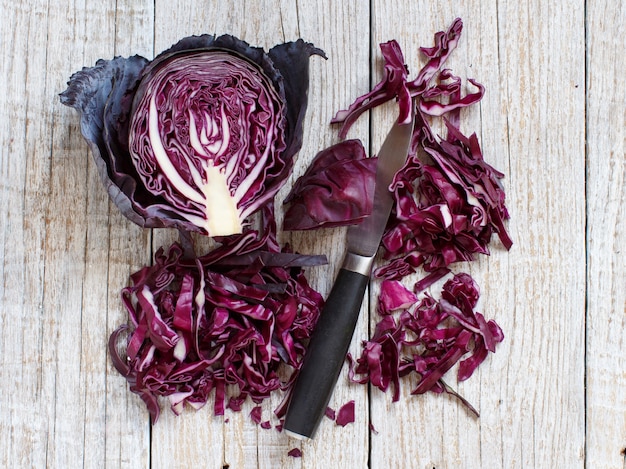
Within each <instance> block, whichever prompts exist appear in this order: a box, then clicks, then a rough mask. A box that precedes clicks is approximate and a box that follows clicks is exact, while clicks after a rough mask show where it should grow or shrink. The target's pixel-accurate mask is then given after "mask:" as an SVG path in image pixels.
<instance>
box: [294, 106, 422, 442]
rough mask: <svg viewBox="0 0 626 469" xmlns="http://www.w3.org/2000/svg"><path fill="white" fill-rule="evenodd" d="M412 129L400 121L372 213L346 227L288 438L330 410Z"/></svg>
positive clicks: (385, 149)
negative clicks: (341, 257)
mask: <svg viewBox="0 0 626 469" xmlns="http://www.w3.org/2000/svg"><path fill="white" fill-rule="evenodd" d="M413 125H414V119H413V118H412V119H411V121H410V122H409V123H399V122H396V123H395V124H394V125H393V127H392V128H391V130H390V131H389V133H388V134H387V137H386V138H385V141H384V142H383V145H382V146H381V148H380V151H379V152H378V163H377V165H376V182H375V187H374V201H373V209H372V213H371V214H370V215H369V216H368V217H367V218H365V219H364V220H363V221H362V222H361V223H359V224H358V225H354V226H351V227H350V228H348V233H347V236H346V244H347V247H346V254H345V257H344V260H343V263H342V265H341V268H340V269H339V273H338V274H337V277H336V279H335V283H334V285H333V287H332V289H331V291H330V294H329V295H328V298H327V299H326V303H325V305H324V308H323V309H322V312H321V314H320V317H319V320H318V322H317V324H316V326H315V329H314V331H313V333H312V335H311V340H310V342H309V346H308V348H307V351H306V353H305V355H304V358H303V362H302V366H301V367H300V370H299V372H298V375H297V377H296V382H295V384H294V388H293V390H292V393H291V397H290V401H289V406H288V409H287V414H286V416H285V422H284V425H283V430H284V431H285V433H286V434H288V435H289V436H292V437H295V438H299V439H310V438H313V436H314V434H315V432H316V430H317V428H318V426H319V423H320V421H321V419H322V417H323V416H324V413H325V411H326V407H327V406H328V402H329V400H330V397H331V395H332V392H333V390H334V388H335V385H336V383H337V379H338V378H339V374H340V372H341V368H342V366H343V362H344V360H345V357H346V353H347V352H348V348H349V346H350V342H351V340H352V336H353V335H354V329H355V327H356V323H357V320H358V317H359V311H360V309H361V303H362V302H363V295H364V294H365V290H366V288H367V285H368V283H369V280H370V275H371V270H372V264H373V262H374V257H375V255H376V251H377V250H378V246H379V244H380V241H381V239H382V236H383V232H384V231H385V226H386V225H387V220H388V219H389V214H390V213H391V208H392V206H393V197H392V194H391V192H389V185H390V184H391V182H392V180H393V177H394V175H395V173H396V172H397V171H398V170H399V169H400V168H401V167H402V166H403V165H404V163H405V161H406V158H407V155H408V152H409V147H410V144H411V136H412V134H413Z"/></svg>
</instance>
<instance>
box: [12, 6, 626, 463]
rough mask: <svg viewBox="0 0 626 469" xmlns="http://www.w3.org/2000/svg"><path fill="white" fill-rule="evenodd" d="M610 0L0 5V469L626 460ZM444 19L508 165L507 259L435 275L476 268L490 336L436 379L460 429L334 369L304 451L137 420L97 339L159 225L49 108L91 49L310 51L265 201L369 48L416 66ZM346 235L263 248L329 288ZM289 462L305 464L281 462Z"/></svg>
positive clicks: (617, 10) (323, 127)
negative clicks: (456, 23)
mask: <svg viewBox="0 0 626 469" xmlns="http://www.w3.org/2000/svg"><path fill="white" fill-rule="evenodd" d="M622 3H623V2H609V1H606V0H605V1H601V2H587V5H586V6H585V4H584V3H583V2H576V1H574V0H564V1H559V2H557V1H548V2H542V1H539V0H527V1H523V2H518V3H515V2H501V1H497V0H487V1H482V2H481V1H478V0H470V1H467V2H454V1H447V0H445V1H438V2H404V1H398V0H388V1H385V2H382V1H380V0H374V1H372V2H371V3H365V2H361V1H358V0H351V1H346V2H332V1H330V0H322V1H317V2H312V1H299V2H289V1H287V0H281V1H278V2H275V1H269V0H264V1H259V2H247V1H244V0H232V1H226V2H202V1H196V0H189V1H184V2H172V1H163V0H158V1H148V0H140V1H131V0H117V1H112V0H111V1H109V0H107V1H105V2H78V3H73V4H64V3H62V2H60V3H55V2H46V1H43V0H24V1H22V2H11V1H8V0H2V2H1V3H0V5H1V6H2V11H3V15H2V18H1V19H0V44H2V50H3V51H4V56H3V60H2V61H0V243H1V248H0V434H1V435H2V438H1V439H0V466H1V467H51V468H67V467H86V468H92V467H110V468H118V467H125V468H126V467H133V468H135V467H136V468H148V467H154V468H157V467H163V468H172V467H193V466H200V467H207V468H211V469H213V468H215V469H220V468H222V467H226V466H228V467H229V468H231V469H234V468H238V469H239V468H274V467H285V468H303V469H311V468H327V467H338V468H344V467H359V468H361V467H363V468H365V467H370V468H374V469H378V468H386V467H398V468H432V467H436V468H438V469H439V468H455V467H465V468H503V469H505V468H506V469H509V468H530V467H532V468H549V467H550V468H552V467H567V468H574V469H575V468H581V469H582V468H610V469H614V468H615V469H622V468H624V467H625V464H626V463H625V461H626V456H625V455H624V449H625V447H626V397H625V396H626V392H624V390H625V389H626V359H625V356H626V355H625V353H624V347H625V337H626V312H625V309H626V296H625V295H626V293H625V292H626V263H625V262H624V261H623V246H624V245H625V244H626V229H625V225H624V223H625V222H624V217H625V216H626V213H625V210H624V206H625V204H626V190H625V176H626V172H625V165H624V143H625V135H624V128H625V123H626V122H625V112H626V111H625V109H626V94H625V91H624V90H625V87H624V84H623V79H622V75H623V70H624V69H625V66H626V64H625V62H624V54H623V50H624V45H625V43H624V38H623V31H624V29H625V27H626V16H625V15H626V11H625V10H624V6H623V5H622ZM68 5H69V6H68ZM457 16H460V17H462V18H463V20H464V24H465V28H464V32H463V36H462V40H461V42H460V44H459V47H458V50H457V51H455V53H454V54H453V56H452V57H451V59H450V62H449V64H448V65H449V66H450V68H452V69H453V70H454V71H455V72H457V73H458V74H460V75H461V76H463V77H473V78H476V79H477V80H478V81H479V82H481V83H483V84H484V85H485V86H486V89H487V93H486V95H485V97H484V99H483V100H482V101H481V103H480V105H478V106H474V107H473V108H471V109H469V110H464V112H463V130H465V131H466V132H468V133H469V132H473V131H475V132H476V133H477V135H478V137H479V139H480V142H481V145H482V147H483V152H484V155H485V158H486V160H487V161H488V162H489V163H490V164H492V165H493V166H495V167H496V168H498V169H500V170H502V171H503V172H504V173H505V174H506V177H505V179H504V181H503V182H504V185H505V188H506V191H507V198H508V199H507V200H508V207H509V210H510V212H511V217H512V219H511V221H510V223H509V224H508V227H509V230H510V233H511V236H512V238H513V240H514V242H515V244H514V246H513V249H512V250H511V251H510V252H506V251H505V250H504V249H503V247H502V246H501V245H500V243H499V242H497V241H496V242H494V244H493V248H492V253H491V256H489V257H486V256H483V257H482V258H480V259H478V260H477V261H476V262H474V263H472V264H471V265H467V264H464V265H459V266H456V267H455V269H456V270H458V271H461V270H463V271H468V272H470V273H471V274H472V276H474V277H475V279H476V280H477V282H478V283H479V285H480V286H481V291H482V297H481V301H480V303H479V308H480V309H481V311H482V312H483V313H484V314H485V316H486V317H488V318H494V319H495V320H496V321H497V322H498V323H499V324H500V325H501V326H502V328H503V330H504V333H505V336H506V338H505V340H504V342H503V343H502V344H500V345H499V347H498V349H497V351H496V353H495V354H494V355H492V356H490V357H489V358H488V359H487V361H486V362H485V363H484V364H483V365H482V366H481V367H480V369H479V371H478V372H477V373H476V374H475V375H474V376H472V378H471V379H469V380H468V381H466V382H463V383H457V382H456V379H455V378H454V375H453V374H450V376H449V377H447V381H448V382H449V384H451V385H452V386H453V387H455V388H456V389H457V390H458V391H459V392H460V393H461V394H462V395H464V396H465V397H466V398H467V399H468V400H469V401H470V402H471V403H472V404H473V405H474V406H475V407H476V408H477V409H478V410H479V412H480V413H481V417H480V419H476V418H474V417H473V416H472V415H471V414H470V413H469V412H467V410H466V409H465V408H464V407H463V406H462V405H461V404H460V403H458V402H457V401H455V400H453V399H451V398H448V397H446V396H436V395H425V396H410V391H411V389H412V387H413V386H414V383H411V382H407V381H405V382H403V384H402V398H401V400H400V402H397V403H392V402H391V395H390V393H387V394H383V393H381V392H379V391H378V390H377V389H372V390H369V389H368V388H367V387H365V386H361V385H355V384H352V383H349V382H348V380H347V373H346V372H345V371H346V370H344V372H343V373H342V376H341V377H340V380H339V384H338V387H337V390H336V392H335V395H334V396H333V398H332V400H331V404H330V405H331V406H332V407H333V408H335V409H338V408H339V407H340V406H341V405H343V404H344V403H346V402H347V401H349V400H352V399H354V400H355V402H356V407H357V414H356V421H355V422H354V423H353V424H350V425H348V426H346V427H345V428H341V427H338V426H336V425H335V424H334V423H333V422H331V421H330V420H328V419H324V421H323V423H322V426H321V427H320V430H319V433H318V435H317V438H316V439H315V440H314V441H312V442H300V441H298V440H293V439H290V438H288V437H287V436H286V435H283V434H282V433H279V432H276V431H275V430H264V429H261V428H260V427H258V426H257V425H255V424H254V423H253V422H252V421H251V419H250V417H249V413H250V411H251V409H252V408H253V407H254V404H252V403H246V404H245V406H244V408H243V410H242V412H240V413H234V412H230V411H227V412H226V415H224V416H223V417H215V416H214V415H213V412H212V403H209V405H207V406H206V407H205V408H203V409H201V410H200V411H198V412H194V411H185V412H184V413H183V414H182V415H181V416H178V417H176V416H174V415H173V413H172V412H171V411H170V410H169V409H168V406H167V403H166V402H163V409H162V415H161V419H160V420H159V422H158V423H157V424H156V425H154V426H152V428H151V424H150V421H149V418H148V414H147V411H146V410H145V406H144V405H143V403H142V402H141V400H140V399H139V397H138V396H136V395H134V394H131V393H130V392H129V390H128V385H127V383H126V381H125V380H124V378H123V377H121V376H120V375H119V374H118V373H117V372H116V371H115V369H114V368H113V366H112V364H111V360H110V358H109V356H108V352H107V340H108V337H109V334H110V333H111V332H112V331H113V330H114V329H115V328H116V327H117V326H118V325H120V324H121V323H123V322H125V321H126V311H125V310H124V308H123V306H122V303H121V301H120V296H119V294H120V290H121V288H123V287H124V286H125V285H127V284H128V281H129V276H130V274H131V273H132V272H135V271H136V270H138V269H139V268H140V267H141V266H143V265H147V264H149V263H150V262H151V258H152V255H153V252H154V250H155V249H156V248H158V247H159V246H162V245H169V244H170V243H171V242H172V241H174V240H175V239H176V235H175V233H173V232H172V231H169V230H154V231H149V230H143V229H141V228H139V227H137V226H135V225H133V224H132V223H131V222H129V221H128V220H126V219H125V218H124V217H123V216H121V215H120V214H119V213H118V211H117V209H116V207H115V206H113V205H112V204H111V202H110V201H109V200H108V197H107V195H106V192H105V191H104V189H103V187H102V186H101V184H100V181H99V179H98V176H97V174H96V170H95V167H94V164H93V160H92V156H91V154H90V152H89V149H88V147H87V145H86V143H85V142H84V140H83V139H82V136H81V135H80V130H79V124H78V116H77V114H76V112H74V111H73V110H71V109H69V108H67V107H65V106H63V105H61V104H60V102H59V99H58V93H60V92H61V91H63V90H64V89H65V84H66V82H67V80H68V79H69V77H70V75H71V74H72V73H73V72H75V71H77V70H80V69H81V68H82V67H84V66H92V65H93V64H94V63H95V61H96V60H97V59H98V58H112V57H113V56H115V55H122V56H129V55H132V54H140V55H144V56H145V57H148V58H152V57H153V56H154V55H155V54H157V53H159V52H160V51H162V50H164V49H166V48H167V47H169V46H170V45H171V44H172V43H174V42H176V41H177V40H178V39H180V38H182V37H184V36H187V35H190V34H201V33H216V34H222V33H231V34H234V35H236V36H239V37H241V38H243V39H245V40H246V41H248V42H249V43H251V44H254V45H259V46H262V47H265V48H269V47H271V46H272V45H274V44H276V43H278V42H282V41H288V40H294V39H296V38H298V37H302V38H303V39H305V40H307V41H311V42H313V43H315V44H316V45H317V46H318V47H320V48H322V49H323V50H325V51H326V53H327V54H328V60H323V59H321V58H319V57H314V58H313V59H312V60H311V83H310V90H309V111H308V113H307V116H306V121H305V134H304V145H303V148H302V150H301V152H300V154H299V155H298V160H297V164H296V167H295V168H294V173H293V175H292V176H291V178H290V180H289V182H288V184H287V186H286V187H285V188H284V189H283V190H282V191H281V192H280V193H279V196H278V198H277V200H278V201H279V202H280V200H282V198H284V196H285V195H286V193H287V191H288V188H289V186H290V185H291V183H293V181H295V179H296V178H297V177H298V176H299V175H300V174H302V172H303V171H304V170H305V169H306V167H307V165H308V163H309V162H310V161H311V160H312V158H313V157H314V156H315V154H316V153H317V152H318V151H319V150H321V149H322V148H324V147H326V146H328V145H330V144H331V143H334V142H336V141H337V140H338V137H337V128H335V127H332V126H330V125H329V121H330V119H331V117H332V116H333V114H334V113H335V112H336V111H337V110H338V109H341V108H345V107H346V106H347V105H349V104H350V103H351V102H352V100H353V99H354V98H356V97H357V96H359V95H361V94H363V93H364V92H366V91H367V90H369V89H370V87H371V86H372V85H373V84H374V83H376V81H377V80H378V79H379V78H380V76H381V72H382V70H381V60H380V53H379V48H378V44H379V43H380V42H383V41H387V40H390V39H397V40H398V42H399V43H400V45H401V47H402V49H403V51H404V53H405V58H406V62H407V64H408V65H409V68H410V70H411V72H412V73H413V74H414V73H416V72H417V70H418V69H419V66H420V65H421V63H422V59H421V57H420V55H419V51H418V47H419V46H429V45H431V44H432V36H433V34H434V33H435V31H439V30H442V29H445V28H447V26H448V25H449V24H450V22H451V21H452V20H453V19H454V18H455V17H457ZM395 110H396V108H395V106H394V105H393V104H389V105H387V106H383V107H381V108H379V109H376V110H375V111H374V112H373V113H372V114H371V117H370V116H367V115H364V116H363V117H362V118H361V119H360V120H359V121H358V122H357V123H356V125H355V126H354V127H353V129H352V130H351V132H350V134H349V137H354V138H361V139H362V140H363V141H364V143H365V144H366V147H368V148H369V146H370V144H371V148H369V149H370V151H371V152H375V151H376V149H377V148H378V147H379V146H380V144H381V142H382V139H383V137H384V134H385V133H386V131H387V129H388V127H389V126H390V124H391V122H392V121H393V119H394V117H395ZM370 118H371V125H370ZM370 129H371V130H370ZM278 217H279V223H280V220H281V218H282V215H281V213H280V210H278ZM344 236H345V230H343V229H337V230H330V229H328V230H322V231H320V232H316V233H292V234H289V233H282V234H281V241H283V242H289V243H290V244H291V245H292V246H293V247H294V249H296V250H298V251H300V252H306V253H325V254H327V255H328V256H329V259H330V264H329V265H327V266H323V267H319V268H315V269H311V270H310V272H309V278H310V281H311V283H312V285H313V286H314V287H315V288H317V289H318V290H319V291H320V292H321V293H323V294H327V293H328V291H329V289H330V286H331V283H332V278H333V275H334V273H335V272H336V270H337V268H338V263H339V262H340V261H341V255H342V241H343V237H344ZM411 280H414V279H407V285H410V284H411ZM437 286H440V285H437ZM437 286H435V288H434V289H433V291H436V288H437ZM378 289H379V282H378V281H373V282H372V285H371V289H370V299H369V300H368V299H366V301H365V302H364V306H363V308H362V315H361V318H360V321H359V324H358V327H357V330H356V332H355V337H354V340H353V343H352V345H351V352H352V353H353V354H358V353H359V350H360V341H361V340H363V339H365V338H367V336H368V330H369V329H370V328H371V327H372V326H373V325H374V324H375V322H376V321H377V317H376V313H375V307H376V299H375V298H376V294H377V292H378ZM280 400H281V396H279V395H275V396H273V397H272V398H271V399H270V400H269V401H267V402H265V403H264V404H263V416H264V419H272V422H273V423H274V424H276V423H278V420H277V419H276V418H275V417H273V416H272V411H273V409H275V408H276V407H277V406H278V404H279V403H280ZM370 422H371V423H372V424H373V426H374V427H375V429H376V431H371V430H370V428H369V424H370ZM292 448H299V449H301V450H302V458H293V457H290V456H288V455H287V452H288V451H289V450H290V449H292Z"/></svg>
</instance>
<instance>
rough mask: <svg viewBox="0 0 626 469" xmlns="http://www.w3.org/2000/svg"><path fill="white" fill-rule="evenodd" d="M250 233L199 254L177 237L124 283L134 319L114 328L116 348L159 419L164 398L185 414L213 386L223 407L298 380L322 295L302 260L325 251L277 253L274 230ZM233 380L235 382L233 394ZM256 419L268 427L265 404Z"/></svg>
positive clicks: (118, 361)
mask: <svg viewBox="0 0 626 469" xmlns="http://www.w3.org/2000/svg"><path fill="white" fill-rule="evenodd" d="M247 234H248V235H251V236H248V237H247V238H244V239H241V238H238V239H236V240H235V239H234V238H233V239H226V240H225V243H224V244H223V246H222V247H220V248H218V249H216V250H214V251H212V252H210V253H209V254H208V255H206V256H203V257H198V258H186V257H185V256H184V255H183V249H182V247H181V245H179V244H178V243H175V244H173V245H172V246H170V248H169V249H168V250H167V251H165V250H164V249H163V248H161V249H159V250H158V251H157V252H156V254H155V258H154V265H152V266H150V267H144V268H143V269H141V270H140V271H138V272H136V273H135V274H133V275H132V277H131V280H132V285H131V286H129V287H127V288H125V289H124V291H123V293H122V297H123V301H124V305H125V306H126V309H127V311H128V313H129V324H127V325H123V326H121V327H120V328H119V329H117V330H116V331H115V332H113V334H112V335H111V339H110V342H109V348H110V353H111V357H112V359H113V364H114V365H115V367H116V368H117V370H118V371H119V372H120V373H121V374H122V375H123V376H125V377H126V379H127V381H128V383H129V385H130V390H131V391H132V392H134V393H136V394H138V395H139V396H140V397H141V398H142V399H143V401H144V402H145V404H146V406H147V408H148V410H149V412H150V415H151V417H152V420H153V422H156V421H157V420H158V417H159V413H160V406H159V401H158V399H159V398H160V397H167V398H168V399H169V402H170V406H171V408H172V410H173V411H174V412H175V413H176V414H178V413H180V412H181V411H182V409H183V408H184V406H185V405H188V406H190V407H192V408H194V409H199V408H201V407H202V406H204V405H205V404H206V402H207V401H208V399H209V395H210V393H211V392H214V397H213V399H214V413H215V414H216V415H222V414H223V413H224V409H225V407H226V406H228V408H230V409H231V410H234V411H238V410H241V405H242V403H243V401H244V400H245V399H246V398H247V397H250V398H251V399H252V400H253V401H254V402H257V403H260V402H261V401H263V400H264V399H265V398H267V397H268V396H269V395H270V393H271V392H272V391H275V390H279V389H282V390H285V389H287V388H289V386H290V385H291V382H290V379H289V378H288V377H289V376H290V375H291V374H292V373H293V370H296V369H298V368H299V366H300V360H301V357H302V355H303V353H304V351H305V349H306V343H307V341H308V338H309V336H310V333H311V330H312V329H313V327H314V325H315V323H316V321H317V318H318V315H319V310H320V307H321V305H322V303H323V299H322V297H321V295H320V294H319V293H318V292H316V291H315V290H313V289H312V288H311V287H310V286H309V284H308V282H307V280H306V277H305V275H304V272H303V269H302V268H301V266H302V265H316V264H319V263H321V262H323V261H324V259H321V258H319V257H317V256H313V257H307V256H302V255H297V254H291V253H289V252H285V251H283V252H277V251H275V250H272V249H271V247H272V246H273V244H274V240H273V237H271V236H270V237H268V238H265V239H264V238H263V237H259V236H258V235H259V233H258V232H252V231H251V232H249V233H247ZM255 235H256V237H255ZM268 248H270V249H268ZM241 256H244V257H246V258H247V259H248V262H247V263H246V264H244V265H241V264H240V262H239V261H240V257H241ZM122 335H126V336H127V338H126V346H125V350H124V353H122V354H121V353H120V352H118V344H119V342H120V339H121V336H122ZM281 370H282V372H281ZM281 373H282V374H281ZM285 375H286V376H287V378H286V379H285V378H282V379H281V376H285ZM227 386H232V387H234V388H236V389H238V391H237V392H236V393H235V395H232V396H230V399H229V400H228V403H226V401H227V396H226V388H227ZM252 418H253V419H254V420H255V421H256V420H258V422H257V423H259V424H260V425H261V426H262V427H264V428H269V426H270V424H269V421H268V422H261V420H260V419H261V414H260V407H257V408H255V409H254V410H253V413H252Z"/></svg>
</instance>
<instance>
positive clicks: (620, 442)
mask: <svg viewBox="0 0 626 469" xmlns="http://www.w3.org/2000/svg"><path fill="white" fill-rule="evenodd" d="M625 27H626V7H625V6H624V3H623V2H620V3H618V4H613V3H610V2H593V4H590V5H589V6H588V9H587V34H588V43H587V82H586V97H587V108H586V114H587V173H586V174H587V209H588V211H587V241H588V250H587V265H588V269H587V332H586V337H587V360H586V365H587V366H586V376H587V380H586V385H587V407H586V409H585V410H586V417H587V418H586V423H587V453H586V460H587V464H588V467H600V468H614V467H616V468H622V467H624V466H626V392H624V388H625V386H624V379H625V378H626V333H625V332H624V331H626V261H624V252H625V251H624V245H625V241H626V209H625V207H626V204H625V203H624V202H625V201H626V145H625V143H626V133H625V129H626V87H624V84H623V80H622V74H623V70H624V69H625V67H626V60H625V59H624V54H622V53H620V52H619V51H620V50H621V49H624V45H626V41H625V40H624V37H623V36H622V35H620V31H623V30H624V28H625Z"/></svg>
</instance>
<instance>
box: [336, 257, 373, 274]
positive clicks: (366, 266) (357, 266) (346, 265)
mask: <svg viewBox="0 0 626 469" xmlns="http://www.w3.org/2000/svg"><path fill="white" fill-rule="evenodd" d="M373 264H374V256H361V255H360V254H355V253H353V252H347V253H346V256H345V257H344V258H343V264H342V265H341V268H342V269H345V270H349V271H351V272H356V273H357V274H361V275H365V276H366V277H369V276H370V274H371V273H372V265H373Z"/></svg>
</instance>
